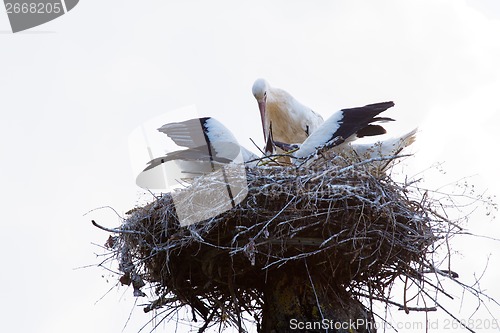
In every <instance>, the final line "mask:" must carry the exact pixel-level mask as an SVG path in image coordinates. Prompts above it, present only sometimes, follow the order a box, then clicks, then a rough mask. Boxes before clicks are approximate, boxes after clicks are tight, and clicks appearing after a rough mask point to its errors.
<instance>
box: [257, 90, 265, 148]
mask: <svg viewBox="0 0 500 333" xmlns="http://www.w3.org/2000/svg"><path fill="white" fill-rule="evenodd" d="M257 103H258V104H259V111H260V119H261V120H262V132H263V133H264V140H267V138H266V99H265V98H264V99H262V100H261V101H258V102H257Z"/></svg>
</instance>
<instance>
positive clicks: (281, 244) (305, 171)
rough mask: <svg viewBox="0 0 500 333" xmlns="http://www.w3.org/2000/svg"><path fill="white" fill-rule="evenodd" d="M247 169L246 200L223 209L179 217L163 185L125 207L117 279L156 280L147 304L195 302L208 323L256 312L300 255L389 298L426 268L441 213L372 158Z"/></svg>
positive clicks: (347, 283) (326, 275)
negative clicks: (192, 218)
mask: <svg viewBox="0 0 500 333" xmlns="http://www.w3.org/2000/svg"><path fill="white" fill-rule="evenodd" d="M225 172H227V173H228V174H230V173H231V172H232V169H231V167H230V166H227V167H226V170H225ZM246 177H247V182H248V193H247V195H246V197H245V198H244V200H243V201H241V203H239V204H238V205H237V206H236V207H234V208H232V209H230V210H228V211H226V212H224V213H222V214H220V215H218V216H215V217H212V218H210V219H208V220H205V221H203V222H199V223H195V224H192V225H189V226H181V225H180V223H179V220H178V217H177V215H176V207H175V205H174V200H173V199H172V195H171V194H168V193H167V194H164V195H162V196H161V197H158V198H157V200H155V201H154V202H152V203H150V204H148V205H146V206H144V207H140V208H136V209H134V210H133V211H131V212H129V217H128V218H127V219H126V220H125V221H124V223H123V225H122V226H121V228H120V229H119V230H120V232H119V233H118V234H117V236H114V237H110V240H109V241H108V243H107V246H108V247H110V248H112V249H113V251H114V252H115V253H116V254H117V258H118V260H119V269H120V270H121V271H122V272H123V276H122V277H121V279H120V281H121V282H122V283H123V284H132V285H133V287H134V291H135V294H136V295H138V296H141V295H145V294H144V293H143V291H142V290H141V288H143V287H144V286H145V285H146V283H148V284H149V285H150V286H152V287H153V289H152V292H153V293H154V296H155V298H154V300H153V301H151V303H150V304H149V305H147V306H146V308H145V311H146V312H147V311H150V310H153V309H158V308H160V307H163V308H166V309H177V308H179V307H182V306H185V305H189V306H191V308H192V310H193V314H194V313H197V314H198V315H200V316H201V317H202V318H203V319H204V320H205V322H206V324H208V323H209V322H221V321H222V322H223V321H226V320H228V319H229V320H230V321H231V320H234V321H236V320H235V315H234V314H236V313H240V312H241V311H244V312H247V313H250V315H252V316H254V317H255V318H257V320H258V319H259V318H260V317H259V316H260V314H261V309H262V303H263V292H264V286H265V283H266V275H267V274H268V273H269V272H270V271H272V270H282V271H283V272H284V273H285V274H286V272H288V273H289V274H293V271H294V270H296V269H301V270H303V269H304V263H303V262H304V260H307V265H308V267H309V268H310V270H311V274H313V275H314V276H315V279H321V280H322V281H328V283H329V284H332V285H335V286H337V287H340V288H342V289H343V290H348V291H350V292H351V293H352V294H358V295H359V293H361V292H363V293H365V294H366V293H369V295H370V298H373V299H378V300H384V299H387V300H388V298H386V297H387V289H388V288H390V286H392V284H393V283H394V281H395V279H396V278H397V277H400V276H410V277H411V278H412V279H417V280H418V276H419V274H421V273H422V271H423V270H424V269H429V264H428V263H429V261H428V259H427V256H428V255H429V254H430V253H431V251H432V248H431V247H430V246H431V245H432V244H433V242H435V241H436V239H437V238H438V237H437V236H436V235H437V234H439V230H436V227H435V223H434V222H436V218H437V217H436V215H434V214H433V213H432V210H431V208H430V206H429V205H428V204H427V202H426V201H425V198H423V197H422V196H421V195H420V196H418V195H415V191H414V190H410V188H411V186H410V185H409V184H406V183H397V182H395V181H394V180H392V178H391V177H390V176H387V175H383V176H380V174H378V175H376V174H375V173H374V172H373V168H371V167H370V163H366V162H363V163H358V164H353V165H343V166H339V165H338V164H336V165H334V164H330V163H325V162H323V163H316V164H315V165H313V167H311V166H309V167H308V168H294V167H255V168H247V169H246ZM215 181H218V180H215V179H211V176H210V175H207V176H204V177H202V178H199V179H197V180H195V181H194V182H193V183H192V184H191V185H190V186H189V187H187V188H186V189H181V190H178V191H192V190H193V189H196V191H194V192H197V191H198V190H204V191H207V190H208V191H210V187H211V184H212V183H213V182H215ZM215 190H216V189H215V187H214V191H215ZM214 194H215V193H214ZM412 197H413V198H412ZM437 219H439V218H437ZM436 231H437V232H436Z"/></svg>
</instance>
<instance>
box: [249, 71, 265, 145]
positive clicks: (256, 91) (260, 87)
mask: <svg viewBox="0 0 500 333" xmlns="http://www.w3.org/2000/svg"><path fill="white" fill-rule="evenodd" d="M268 90H269V84H268V83H267V81H266V80H264V79H257V80H255V82H254V84H253V86H252V94H253V96H254V97H255V99H256V100H257V104H258V105H259V111H260V119H261V120H262V130H263V131H264V140H267V138H266V101H267V93H268Z"/></svg>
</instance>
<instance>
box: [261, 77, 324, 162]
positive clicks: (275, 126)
mask: <svg viewBox="0 0 500 333" xmlns="http://www.w3.org/2000/svg"><path fill="white" fill-rule="evenodd" d="M252 93H253V95H254V97H255V99H256V100H257V103H258V105H259V110H260V117H261V121H262V130H263V132H264V140H266V153H269V152H270V151H268V149H267V143H268V141H269V139H270V138H271V136H272V139H273V140H276V141H279V142H285V143H302V142H304V140H306V139H307V137H308V136H309V135H311V133H313V132H314V131H316V130H317V129H318V128H319V127H320V125H321V124H322V123H323V118H322V117H321V116H320V115H319V114H317V113H315V112H314V111H313V110H311V109H310V108H308V107H307V106H305V105H303V104H301V103H300V102H299V101H297V100H296V99H295V98H294V97H293V96H292V95H290V94H289V93H288V92H286V91H285V90H282V89H279V88H274V87H271V86H270V85H269V83H267V81H266V80H264V79H257V80H256V81H255V83H254V84H253V87H252Z"/></svg>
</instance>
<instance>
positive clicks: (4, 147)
mask: <svg viewBox="0 0 500 333" xmlns="http://www.w3.org/2000/svg"><path fill="white" fill-rule="evenodd" d="M257 77H265V78H267V79H268V80H269V82H270V83H271V84H272V85H274V86H277V87H280V88H284V89H286V90H288V91H289V92H290V93H292V94H293V95H294V96H295V97H296V98H297V99H299V100H300V101H301V102H302V103H304V104H306V105H308V106H310V107H312V108H313V109H314V110H316V111H317V112H319V113H321V114H322V115H323V116H324V117H327V116H328V115H329V114H330V113H331V112H333V111H335V110H337V109H339V108H343V107H352V106H360V105H364V104H367V103H373V102H379V101H385V100H394V101H395V103H396V107H395V108H393V110H391V111H390V112H388V116H392V117H394V118H396V119H397V122H396V124H394V125H393V126H392V127H391V130H392V131H394V133H401V132H404V131H407V130H410V129H412V128H414V127H416V126H418V127H420V129H421V132H420V134H419V138H418V143H417V144H416V145H415V151H416V156H415V157H414V158H412V159H411V160H410V161H409V163H410V165H409V166H408V169H409V170H410V171H411V172H414V173H416V172H418V171H420V170H423V169H425V168H427V167H428V166H430V165H432V164H433V163H435V162H436V161H440V162H445V164H444V169H445V170H446V171H447V173H446V174H445V175H439V176H436V177H433V178H430V180H431V181H430V182H429V183H428V186H429V187H431V188H432V187H434V186H435V187H437V186H439V184H444V183H447V182H450V181H453V180H457V179H460V178H462V177H463V176H474V177H473V178H472V179H471V180H470V182H473V183H475V184H476V186H477V187H478V188H479V190H484V189H488V190H489V191H490V193H496V194H498V193H500V181H499V180H498V176H497V171H498V164H497V158H496V156H497V154H498V148H497V147H495V145H496V143H497V142H498V138H497V134H498V132H497V131H498V124H499V123H500V112H499V111H500V106H499V96H500V93H499V92H500V2H499V1H497V0H471V1H464V0H421V1H406V0H381V1H370V0H349V1H347V0H345V1H326V0H325V1H319V0H317V1H298V0H295V1H290V0H288V1H285V0H281V1H273V2H270V1H268V2H265V1H251V2H250V1H247V2H245V3H243V4H240V3H238V4H237V3H236V2H235V1H232V2H230V1H179V0H177V1H168V2H166V1H159V0H156V1H155V0H142V1H129V0H107V1H91V0H86V1H81V2H80V3H79V4H78V6H77V7H75V8H74V9H73V10H72V11H71V12H69V13H68V14H67V15H65V16H63V17H60V18H59V19H56V20H54V21H52V22H49V23H47V24H45V25H43V26H39V27H37V28H34V29H32V30H29V31H27V32H24V33H18V34H12V33H11V32H10V26H9V23H8V18H7V15H6V14H5V12H4V11H3V10H0V126H1V131H0V136H1V137H0V152H1V159H2V160H1V161H2V163H1V164H0V184H1V187H2V191H1V201H0V202H1V207H2V209H1V210H2V213H3V216H2V219H1V222H0V223H1V230H2V232H1V234H2V235H3V236H4V237H3V240H2V242H0V253H1V256H2V257H1V260H2V272H1V274H0V285H1V286H2V302H1V303H0V317H1V318H2V323H1V326H2V331H5V332H43V333H49V332H50V333H53V332H74V333H79V332H82V333H83V332H85V333H87V332H121V331H122V328H123V326H124V324H125V322H126V320H127V318H128V316H129V312H130V311H131V310H132V309H133V307H134V298H133V296H132V291H131V290H128V289H126V288H119V289H113V290H112V291H111V292H110V293H109V294H108V295H106V296H105V297H104V298H103V299H102V300H101V301H99V302H97V304H95V303H96V301H97V300H99V299H100V298H101V297H102V296H103V295H104V294H105V293H106V292H107V290H109V289H111V288H112V287H113V285H114V283H115V281H116V278H117V277H116V276H114V277H113V276H110V275H109V274H108V273H106V272H104V271H103V270H101V269H98V268H89V269H80V270H75V269H74V268H76V267H80V266H85V265H91V264H94V263H97V262H98V259H96V258H95V256H94V252H99V249H98V248H97V247H96V246H94V245H92V244H91V242H94V243H98V244H103V243H104V242H105V240H106V238H107V234H106V233H104V232H102V231H100V230H97V229H95V228H94V227H92V226H91V224H90V220H91V219H96V220H98V221H99V222H101V223H102V224H104V225H107V226H117V225H118V224H119V222H120V220H119V219H118V218H117V217H116V216H115V215H114V214H113V213H112V212H111V211H109V210H104V211H99V212H94V213H91V214H88V215H87V216H83V214H85V213H86V212H87V211H89V210H91V209H94V208H97V207H101V206H112V207H114V208H115V209H116V210H117V211H118V212H119V213H120V214H123V213H124V212H125V211H127V210H128V209H130V208H132V207H134V206H135V205H136V203H137V202H138V201H139V200H140V199H141V198H142V200H143V198H144V196H143V195H142V194H141V193H142V191H140V190H139V189H138V188H137V187H136V186H135V183H134V179H135V175H133V173H132V171H131V170H132V168H131V163H130V159H129V148H128V137H129V135H130V133H131V132H132V131H133V129H134V128H136V127H137V126H139V125H140V124H141V123H143V122H145V121H147V120H149V119H151V118H154V117H158V116H161V115H162V114H164V113H167V112H170V111H172V110H175V109H177V108H180V107H184V106H186V105H192V104H194V105H196V107H197V109H198V111H199V112H200V114H202V115H210V116H214V117H216V118H217V119H219V120H220V121H222V122H223V123H224V124H225V125H226V126H227V127H229V128H230V129H232V130H233V132H234V133H235V135H236V136H237V137H238V139H239V140H240V143H242V144H244V145H246V146H247V147H249V148H251V143H250V141H249V140H248V138H249V137H253V138H255V139H256V140H257V141H258V142H261V141H259V140H261V136H262V132H261V131H262V130H261V128H260V119H259V115H258V108H257V104H256V102H255V100H254V98H253V96H252V94H251V86H252V83H253V81H254V80H255V79H256V78H257ZM468 227H469V228H470V230H471V231H472V232H476V233H480V234H484V235H489V236H493V237H497V238H500V227H499V226H498V219H497V220H494V221H491V220H490V219H488V218H485V217H484V216H483V215H481V214H477V215H475V216H474V217H473V218H472V219H471V221H470V223H469V224H468ZM456 249H457V250H458V251H459V252H460V254H459V255H457V256H456V258H457V259H456V266H455V267H454V268H455V270H457V271H458V272H459V273H460V274H461V279H462V280H463V281H465V282H470V281H473V273H474V272H476V274H478V275H480V273H481V272H482V270H483V268H484V265H485V264H486V258H487V255H488V254H491V257H490V262H489V268H488V271H487V272H486V276H485V277H484V279H483V281H482V284H481V287H482V288H484V289H486V290H487V291H488V292H489V294H490V295H491V296H493V297H496V298H497V299H500V288H499V287H498V282H497V281H498V279H499V278H500V271H499V269H498V267H499V266H500V251H499V243H498V242H493V241H487V240H484V239H476V238H471V237H468V238H465V237H462V238H460V239H457V241H456ZM102 276H104V277H102ZM106 280H109V281H108V282H107V281H106ZM450 288H451V287H450ZM454 295H455V296H457V297H458V298H460V297H461V292H460V290H457V291H455V292H454ZM457 302H458V303H460V301H459V300H457ZM140 303H144V301H143V300H139V304H140ZM465 303H466V304H467V303H473V302H471V301H470V300H466V301H465ZM474 305H475V304H474ZM459 306H460V304H458V306H456V309H457V311H458V309H459ZM493 309H496V310H498V307H497V308H493ZM462 310H463V313H462V312H461V313H459V314H458V317H459V318H461V319H468V316H469V315H470V314H471V311H470V308H467V307H466V306H464V309H462ZM394 312H397V311H394ZM396 315H397V314H396ZM148 318H149V317H148V315H144V314H143V313H142V309H141V308H136V309H135V310H134V311H133V314H132V318H131V320H130V322H129V324H128V326H127V328H126V329H125V332H136V331H137V329H138V328H139V327H140V326H142V324H144V323H145V321H146V320H147V319H148ZM415 318H417V319H419V320H421V318H423V317H422V316H421V315H419V314H417V315H412V316H401V315H399V317H398V319H397V320H400V321H415V320H417V319H415ZM430 318H431V319H433V320H435V319H436V318H437V319H440V320H443V319H442V318H446V316H445V315H444V314H443V313H442V312H439V313H437V314H431V315H430ZM474 318H480V319H486V318H489V317H488V316H487V314H485V313H484V312H479V313H477V314H476V315H475V317H474ZM444 323H445V322H444V321H442V322H441V324H442V325H444ZM440 328H441V329H442V328H443V326H441V327H440ZM148 331H149V330H148ZM178 331H179V332H187V328H186V327H185V326H180V327H179V330H178ZM401 331H402V332H404V331H405V330H404V329H403V330H401ZM437 331H439V330H436V331H435V332H437ZM454 331H458V330H454ZM487 331H489V330H478V332H487Z"/></svg>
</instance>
